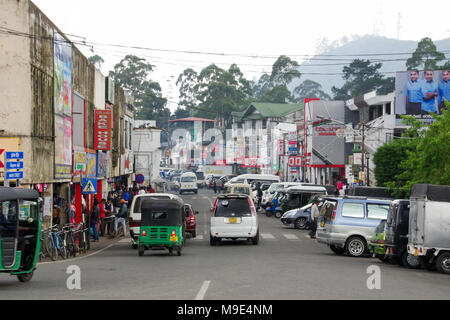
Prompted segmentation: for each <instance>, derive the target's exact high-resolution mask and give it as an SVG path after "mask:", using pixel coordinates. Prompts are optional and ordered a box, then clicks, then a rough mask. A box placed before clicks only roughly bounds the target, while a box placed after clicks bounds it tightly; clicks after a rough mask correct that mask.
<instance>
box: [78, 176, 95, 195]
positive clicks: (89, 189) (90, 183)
mask: <svg viewBox="0 0 450 320" xmlns="http://www.w3.org/2000/svg"><path fill="white" fill-rule="evenodd" d="M81 189H82V191H83V194H97V179H88V178H83V183H82V187H81Z"/></svg>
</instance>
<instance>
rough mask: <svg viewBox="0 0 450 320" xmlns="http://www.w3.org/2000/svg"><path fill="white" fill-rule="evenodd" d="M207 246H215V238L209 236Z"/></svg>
mask: <svg viewBox="0 0 450 320" xmlns="http://www.w3.org/2000/svg"><path fill="white" fill-rule="evenodd" d="M209 244H210V245H211V246H215V245H216V244H217V240H216V238H214V237H213V236H209Z"/></svg>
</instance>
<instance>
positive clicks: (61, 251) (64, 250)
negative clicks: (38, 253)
mask: <svg viewBox="0 0 450 320" xmlns="http://www.w3.org/2000/svg"><path fill="white" fill-rule="evenodd" d="M57 237H58V242H59V250H58V251H59V254H60V256H61V258H63V259H64V260H66V259H67V248H66V239H65V236H64V235H62V236H61V235H59V234H58V235H57Z"/></svg>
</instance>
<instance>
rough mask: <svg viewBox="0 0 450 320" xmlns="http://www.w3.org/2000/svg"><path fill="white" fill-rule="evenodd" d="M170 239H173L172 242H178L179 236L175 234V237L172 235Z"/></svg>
mask: <svg viewBox="0 0 450 320" xmlns="http://www.w3.org/2000/svg"><path fill="white" fill-rule="evenodd" d="M170 241H172V242H177V241H178V237H177V236H175V237H170Z"/></svg>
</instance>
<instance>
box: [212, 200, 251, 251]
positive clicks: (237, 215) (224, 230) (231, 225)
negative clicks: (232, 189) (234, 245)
mask: <svg viewBox="0 0 450 320" xmlns="http://www.w3.org/2000/svg"><path fill="white" fill-rule="evenodd" d="M211 213H212V214H211V229H210V231H211V234H210V244H211V246H215V245H216V244H218V243H219V242H221V241H222V240H224V239H229V240H237V239H247V240H249V241H252V243H253V245H258V243H259V224H258V216H257V214H256V208H255V204H254V203H253V200H252V199H251V197H250V196H247V195H236V194H225V195H220V196H219V197H218V198H217V199H216V201H215V203H214V207H213V208H211Z"/></svg>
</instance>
